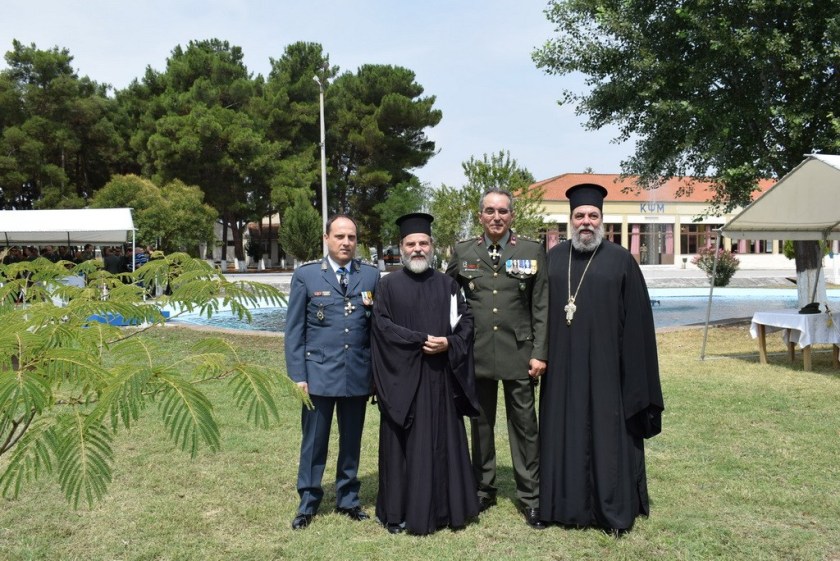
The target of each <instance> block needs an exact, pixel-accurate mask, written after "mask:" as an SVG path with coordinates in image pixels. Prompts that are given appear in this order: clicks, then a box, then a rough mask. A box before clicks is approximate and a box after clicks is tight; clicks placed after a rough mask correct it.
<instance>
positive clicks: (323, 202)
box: [312, 76, 327, 255]
mask: <svg viewBox="0 0 840 561" xmlns="http://www.w3.org/2000/svg"><path fill="white" fill-rule="evenodd" d="M312 79H313V80H315V81H316V82H318V89H319V90H320V94H321V95H320V100H321V231H322V232H325V233H326V231H327V144H326V140H325V136H326V134H325V129H324V83H323V82H322V81H321V79H320V78H318V76H313V77H312ZM321 251H322V253H321V254H322V255H326V254H327V240H324V241H323V243H322V244H321Z"/></svg>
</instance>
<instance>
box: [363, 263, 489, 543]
mask: <svg viewBox="0 0 840 561" xmlns="http://www.w3.org/2000/svg"><path fill="white" fill-rule="evenodd" d="M453 295H455V296H456V298H457V307H458V313H459V314H460V315H461V319H460V321H459V322H458V324H457V325H456V327H455V329H454V331H453V330H452V329H451V327H450V306H451V302H452V297H453ZM372 335H373V336H372V338H371V339H372V346H371V351H372V353H371V354H372V357H373V377H374V382H375V384H376V393H377V396H378V399H379V410H380V413H381V422H380V430H379V494H378V496H377V499H376V516H377V518H378V519H379V521H380V522H381V523H383V524H400V523H403V522H405V528H406V529H407V530H408V531H409V532H411V533H414V534H429V533H431V532H434V531H435V530H437V529H438V528H441V527H445V526H450V527H453V528H458V527H461V526H464V525H465V524H466V523H467V521H468V520H469V519H470V518H473V517H475V516H477V515H478V498H477V494H476V483H475V478H474V476H473V473H472V467H471V465H470V459H469V452H468V448H467V436H466V431H465V429H464V422H463V418H462V417H463V415H470V416H475V415H477V414H478V403H477V399H476V397H475V381H474V372H473V368H472V345H473V318H472V314H471V313H470V311H469V308H468V307H467V304H466V302H465V301H464V300H463V298H462V297H461V295H460V292H459V288H458V285H457V284H456V282H455V281H454V280H453V279H452V278H450V277H448V276H446V275H444V274H442V273H439V272H437V271H433V270H428V271H426V272H425V273H422V274H419V275H416V274H414V273H411V272H408V271H406V270H401V271H396V272H393V273H391V274H389V275H387V276H385V277H383V278H382V280H381V281H380V283H379V287H378V289H377V292H376V300H375V302H374V305H373V327H372ZM428 335H433V336H447V338H448V341H449V349H448V351H447V352H446V353H440V354H436V355H427V354H424V353H423V350H422V349H423V342H424V341H425V340H426V338H427V336H428Z"/></svg>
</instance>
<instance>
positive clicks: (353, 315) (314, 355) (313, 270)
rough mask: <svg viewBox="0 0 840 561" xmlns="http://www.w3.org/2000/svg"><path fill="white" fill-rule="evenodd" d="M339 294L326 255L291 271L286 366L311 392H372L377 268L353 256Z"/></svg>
mask: <svg viewBox="0 0 840 561" xmlns="http://www.w3.org/2000/svg"><path fill="white" fill-rule="evenodd" d="M350 267H351V268H352V272H351V274H350V276H349V285H348V287H347V294H346V295H344V294H342V291H341V286H340V285H339V282H338V279H337V278H336V275H335V272H334V271H333V269H332V267H330V264H329V261H327V259H326V258H324V259H322V260H321V261H315V262H311V263H307V264H304V265H301V266H300V267H298V269H297V270H296V271H295V272H294V274H293V275H292V282H291V287H290V290H289V304H288V311H287V313H286V332H285V349H286V370H287V372H288V374H289V377H290V378H291V379H292V380H294V381H295V382H307V383H308V384H309V393H310V394H312V395H320V396H331V397H349V396H364V395H368V394H369V393H370V390H371V366H370V322H371V311H372V309H373V299H374V297H375V294H376V286H377V284H378V282H379V270H378V269H377V268H376V267H374V266H373V265H368V264H366V263H361V262H360V261H358V260H353V261H352V262H351V265H350Z"/></svg>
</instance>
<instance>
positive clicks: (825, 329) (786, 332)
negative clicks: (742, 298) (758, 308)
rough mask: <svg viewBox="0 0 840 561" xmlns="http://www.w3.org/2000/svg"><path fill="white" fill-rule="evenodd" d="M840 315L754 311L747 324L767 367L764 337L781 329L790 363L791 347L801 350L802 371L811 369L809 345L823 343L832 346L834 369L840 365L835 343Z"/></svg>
mask: <svg viewBox="0 0 840 561" xmlns="http://www.w3.org/2000/svg"><path fill="white" fill-rule="evenodd" d="M838 322H840V312H835V313H832V314H827V313H819V314H800V313H799V311H798V310H778V311H774V312H756V313H755V315H753V318H752V323H751V324H750V335H752V338H753V339H756V338H758V356H759V359H760V361H761V363H762V364H767V343H766V338H765V335H766V334H767V333H772V332H774V331H780V330H783V333H782V337H783V339H784V342H785V344H786V345H787V347H788V355H789V356H790V360H791V361H793V360H794V346H795V345H796V344H798V345H799V348H801V349H802V357H803V361H804V367H805V370H811V345H813V344H819V343H826V344H830V345H832V358H833V364H834V367H835V368H837V367H838V365H840V360H838V351H840V348H838V344H840V323H838Z"/></svg>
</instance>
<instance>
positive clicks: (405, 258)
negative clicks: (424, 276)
mask: <svg viewBox="0 0 840 561" xmlns="http://www.w3.org/2000/svg"><path fill="white" fill-rule="evenodd" d="M402 263H403V266H404V267H405V268H406V269H408V270H409V271H411V272H412V273H414V274H415V275H419V274H420V273H425V272H426V271H427V270H428V269H429V258H428V257H426V256H425V255H424V256H423V260H422V261H421V260H420V259H412V256H411V254H407V253H403V254H402Z"/></svg>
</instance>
